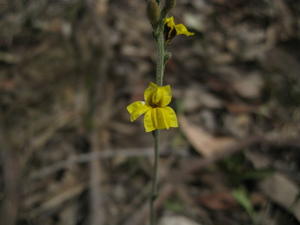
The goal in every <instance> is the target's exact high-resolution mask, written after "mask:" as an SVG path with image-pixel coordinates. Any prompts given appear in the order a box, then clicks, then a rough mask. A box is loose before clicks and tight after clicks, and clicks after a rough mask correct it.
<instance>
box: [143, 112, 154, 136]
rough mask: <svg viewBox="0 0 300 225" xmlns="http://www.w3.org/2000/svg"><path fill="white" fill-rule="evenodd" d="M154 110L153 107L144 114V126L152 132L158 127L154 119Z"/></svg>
mask: <svg viewBox="0 0 300 225" xmlns="http://www.w3.org/2000/svg"><path fill="white" fill-rule="evenodd" d="M152 111H153V109H150V110H148V111H147V112H146V114H145V116H144V127H145V131H146V132H151V131H153V130H155V129H156V128H155V126H154V123H153V119H152Z"/></svg>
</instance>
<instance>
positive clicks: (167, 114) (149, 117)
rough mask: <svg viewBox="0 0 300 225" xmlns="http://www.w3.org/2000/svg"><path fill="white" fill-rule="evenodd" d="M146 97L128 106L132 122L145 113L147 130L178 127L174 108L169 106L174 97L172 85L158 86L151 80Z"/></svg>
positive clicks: (145, 93)
mask: <svg viewBox="0 0 300 225" xmlns="http://www.w3.org/2000/svg"><path fill="white" fill-rule="evenodd" d="M144 99H145V101H136V102H133V103H131V104H130V105H128V106H127V111H128V112H129V114H130V120H131V122H133V121H135V120H136V119H137V118H138V117H140V116H141V115H143V114H145V116H144V127H145V131H146V132H150V131H154V130H160V129H169V128H170V127H178V122H177V117H176V114H175V112H174V110H173V109H172V108H171V107H169V106H167V105H168V104H169V103H170V102H171V99H172V92H171V87H170V85H166V86H158V85H156V84H154V83H152V82H151V83H150V84H149V86H148V88H147V89H146V90H145V92H144Z"/></svg>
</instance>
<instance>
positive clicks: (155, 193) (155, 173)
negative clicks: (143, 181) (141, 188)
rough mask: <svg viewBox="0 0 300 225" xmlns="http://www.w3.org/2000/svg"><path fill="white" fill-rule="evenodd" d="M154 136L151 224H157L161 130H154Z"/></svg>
mask: <svg viewBox="0 0 300 225" xmlns="http://www.w3.org/2000/svg"><path fill="white" fill-rule="evenodd" d="M153 137H154V166H153V174H152V189H151V199H150V225H155V224H156V213H155V206H154V203H155V199H156V198H157V196H158V191H157V186H158V157H159V154H158V153H159V131H158V130H156V131H154V132H153Z"/></svg>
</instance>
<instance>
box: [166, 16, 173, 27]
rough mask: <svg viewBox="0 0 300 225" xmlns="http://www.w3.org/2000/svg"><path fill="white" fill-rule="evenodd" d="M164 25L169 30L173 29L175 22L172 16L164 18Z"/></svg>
mask: <svg viewBox="0 0 300 225" xmlns="http://www.w3.org/2000/svg"><path fill="white" fill-rule="evenodd" d="M164 23H165V24H167V26H168V27H170V28H171V29H172V28H174V27H175V21H174V17H173V16H171V17H168V18H165V20H164Z"/></svg>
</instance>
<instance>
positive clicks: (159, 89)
mask: <svg viewBox="0 0 300 225" xmlns="http://www.w3.org/2000/svg"><path fill="white" fill-rule="evenodd" d="M144 98H145V101H146V104H147V105H149V106H152V107H164V106H167V105H168V104H169V103H170V102H171V99H172V92H171V87H170V85H166V86H158V85H156V84H154V83H152V82H151V83H150V84H149V87H148V88H147V89H146V90H145V92H144Z"/></svg>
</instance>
